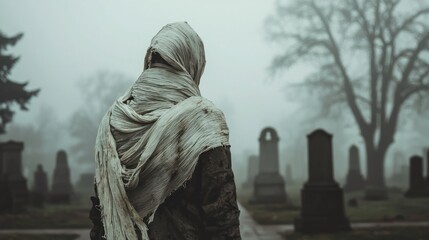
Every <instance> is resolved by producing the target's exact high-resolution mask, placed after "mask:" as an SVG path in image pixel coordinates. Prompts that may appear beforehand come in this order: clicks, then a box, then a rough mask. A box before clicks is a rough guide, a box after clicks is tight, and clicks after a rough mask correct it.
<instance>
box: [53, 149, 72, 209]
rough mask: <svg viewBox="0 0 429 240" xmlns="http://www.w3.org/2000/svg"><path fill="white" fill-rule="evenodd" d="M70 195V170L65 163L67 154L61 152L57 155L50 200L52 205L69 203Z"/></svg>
mask: <svg viewBox="0 0 429 240" xmlns="http://www.w3.org/2000/svg"><path fill="white" fill-rule="evenodd" d="M72 193H73V188H72V185H71V182H70V168H69V166H68V162H67V154H66V152H65V151H63V150H61V151H58V153H57V160H56V165H55V169H54V174H53V180H52V191H51V197H50V198H51V199H50V200H51V202H52V203H54V204H64V203H70V198H71V195H72Z"/></svg>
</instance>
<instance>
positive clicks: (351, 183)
mask: <svg viewBox="0 0 429 240" xmlns="http://www.w3.org/2000/svg"><path fill="white" fill-rule="evenodd" d="M364 188H365V179H364V178H363V176H362V173H361V171H360V159H359V149H358V148H357V147H356V146H355V145H352V146H351V147H350V148H349V172H348V173H347V177H346V184H345V185H344V191H346V192H352V191H359V190H363V189H364Z"/></svg>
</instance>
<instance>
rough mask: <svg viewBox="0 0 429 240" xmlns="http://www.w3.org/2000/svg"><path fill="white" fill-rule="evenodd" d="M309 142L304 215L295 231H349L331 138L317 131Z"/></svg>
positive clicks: (297, 221)
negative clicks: (334, 164)
mask: <svg viewBox="0 0 429 240" xmlns="http://www.w3.org/2000/svg"><path fill="white" fill-rule="evenodd" d="M307 138H308V168H309V169H308V173H309V174H308V177H309V180H308V181H307V182H306V183H305V185H304V188H303V189H302V190H301V213H300V215H299V217H297V218H296V219H295V224H294V227H295V231H296V232H303V233H319V232H337V231H347V230H350V223H349V220H348V219H347V217H346V216H345V211H344V200H343V191H342V189H341V188H340V187H339V186H338V183H337V182H335V180H334V176H333V161H332V135H331V134H329V133H327V132H325V131H324V130H321V129H318V130H316V131H314V132H312V133H310V134H309V135H308V136H307Z"/></svg>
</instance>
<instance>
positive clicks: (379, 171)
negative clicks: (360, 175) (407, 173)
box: [366, 147, 386, 188]
mask: <svg viewBox="0 0 429 240" xmlns="http://www.w3.org/2000/svg"><path fill="white" fill-rule="evenodd" d="M384 157H385V152H382V151H380V150H379V151H377V150H375V149H374V148H373V147H372V148H370V149H368V148H367V152H366V158H367V186H369V187H377V188H386V183H385V181H384Z"/></svg>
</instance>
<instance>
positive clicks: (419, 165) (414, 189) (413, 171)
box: [405, 156, 429, 198]
mask: <svg viewBox="0 0 429 240" xmlns="http://www.w3.org/2000/svg"><path fill="white" fill-rule="evenodd" d="M409 174H410V175H409V185H410V186H409V188H408V191H407V192H406V193H405V197H408V198H418V197H429V194H428V189H427V187H426V183H425V179H424V177H423V158H422V157H420V156H412V157H411V158H410V173H409Z"/></svg>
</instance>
